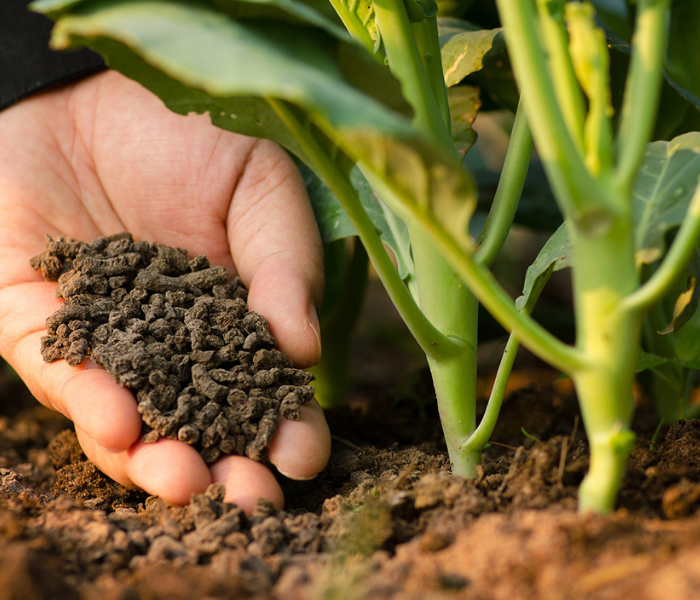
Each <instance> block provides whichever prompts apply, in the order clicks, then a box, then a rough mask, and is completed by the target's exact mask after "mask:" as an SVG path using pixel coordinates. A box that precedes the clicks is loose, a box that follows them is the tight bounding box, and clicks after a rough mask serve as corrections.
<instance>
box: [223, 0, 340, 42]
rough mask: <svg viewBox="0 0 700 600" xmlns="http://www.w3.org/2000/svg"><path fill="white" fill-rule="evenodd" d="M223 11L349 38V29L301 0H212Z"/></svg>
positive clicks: (236, 17) (237, 15)
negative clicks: (301, 25)
mask: <svg viewBox="0 0 700 600" xmlns="http://www.w3.org/2000/svg"><path fill="white" fill-rule="evenodd" d="M212 2H213V4H214V5H215V6H216V7H217V8H219V9H220V10H221V11H222V12H223V13H225V14H227V15H228V16H230V17H233V18H234V19H236V20H244V19H275V20H283V21H287V22H290V23H296V24H306V25H313V26H316V27H320V28H321V29H325V30H326V31H327V32H328V33H330V34H332V35H334V36H335V37H338V38H346V39H348V40H349V35H348V33H347V31H346V30H345V29H344V28H343V27H342V26H341V25H339V24H338V23H336V22H335V21H334V20H332V19H329V18H328V17H327V16H326V15H324V14H323V13H321V12H320V11H319V10H317V9H316V7H312V6H310V5H309V4H307V3H306V2H302V1H299V0H212Z"/></svg>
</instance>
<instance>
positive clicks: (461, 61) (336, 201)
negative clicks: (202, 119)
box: [33, 0, 700, 512]
mask: <svg viewBox="0 0 700 600" xmlns="http://www.w3.org/2000/svg"><path fill="white" fill-rule="evenodd" d="M678 4H679V5H680V4H682V2H679V3H678ZM686 4H688V3H686ZM691 4H692V3H691ZM496 5H497V7H498V11H499V14H500V19H501V22H502V25H503V30H500V29H497V30H480V29H479V28H478V27H475V26H474V25H472V24H470V23H468V22H466V21H463V20H461V19H457V18H449V19H443V20H439V19H438V16H437V12H438V9H437V5H436V4H435V3H434V1H433V0H363V1H358V0H352V1H350V0H330V2H326V1H325V0H202V1H199V2H194V1H185V0H139V1H134V0H39V1H37V2H35V3H34V5H33V6H34V7H35V9H37V10H39V11H41V12H45V13H46V14H48V15H49V16H50V17H51V18H53V19H55V20H56V22H57V24H56V26H55V28H54V33H53V41H52V43H53V45H54V47H56V48H69V47H76V46H81V45H88V46H90V47H92V48H94V49H96V50H97V51H99V52H100V53H102V54H103V55H104V56H105V57H106V59H107V61H108V63H109V65H110V66H111V67H112V68H114V69H117V70H119V71H121V72H123V73H125V74H126V75H127V76H129V77H131V78H133V79H135V80H137V81H139V82H140V83H142V84H143V85H144V86H146V87H147V88H149V89H150V90H152V91H153V92H154V93H156V94H157V95H158V96H160V97H161V98H162V100H163V101H164V102H165V104H166V105H167V106H168V107H169V108H170V109H172V110H174V111H176V112H178V113H182V114H187V113H189V112H197V113H204V112H207V113H208V114H209V116H210V118H211V120H212V122H213V123H214V124H215V125H217V126H219V127H222V128H224V129H228V130H232V131H236V132H240V133H245V134H248V135H253V136H257V137H265V138H269V139H272V140H274V141H276V142H278V143H280V144H281V145H282V146H284V147H285V148H286V149H287V150H288V151H290V152H291V153H293V154H294V155H295V156H296V157H298V159H299V160H300V161H301V162H302V163H303V164H305V165H306V166H307V167H308V169H309V170H310V172H311V173H310V180H317V183H318V181H320V182H322V184H323V185H324V186H325V187H326V188H327V190H329V193H321V194H317V196H318V197H319V198H321V202H320V205H321V208H320V209H319V212H318V215H319V221H320V223H321V225H322V228H323V230H324V235H325V238H326V240H327V241H332V240H337V239H341V238H342V237H344V236H345V235H349V234H355V233H356V234H357V236H358V237H359V239H360V240H361V242H362V245H363V247H364V249H365V250H366V253H367V255H368V256H369V258H370V260H371V261H372V263H373V265H374V268H375V270H376V272H377V273H378V275H379V277H380V279H381V280H382V282H383V284H384V286H385V288H386V290H387V292H388V294H389V296H390V297H391V299H392V301H393V302H394V304H395V306H396V308H397V309H398V311H399V313H400V314H401V316H402V317H403V319H404V321H405V322H406V324H407V326H408V328H409V330H410V331H411V333H412V334H413V336H414V337H415V339H416V340H417V342H418V344H419V345H420V347H421V348H422V350H423V351H424V352H425V354H426V357H427V359H428V363H429V366H430V370H431V373H432V377H433V381H434V385H435V391H436V395H437V398H438V407H439V411H440V416H441V420H442V424H443V429H444V433H445V439H446V442H447V447H448V451H449V456H450V460H451V462H452V467H453V470H454V472H455V473H457V474H459V475H462V476H465V477H472V476H474V475H475V474H476V467H477V465H478V463H479V462H480V457H481V451H482V449H483V447H484V445H485V444H486V443H487V442H488V439H489V437H490V435H491V432H492V431H493V427H494V424H495V421H496V418H497V416H498V412H499V409H500V405H501V401H502V398H503V392H504V389H505V382H506V380H507V378H508V374H509V371H510V368H511V366H512V364H513V360H514V358H515V354H516V351H517V347H518V345H519V343H520V342H522V343H523V344H525V345H526V346H527V347H528V348H529V349H530V350H531V351H533V352H534V353H535V354H537V355H539V356H540V357H541V358H542V359H544V360H545V361H547V362H549V363H550V364H551V365H553V366H554V367H555V368H557V369H559V370H561V371H562V372H564V373H566V374H568V375H569V376H571V377H572V378H573V380H574V382H575V386H576V390H577V393H578V397H579V402H580V405H581V411H582V415H583V420H584V424H585V427H586V432H587V434H588V439H589V444H590V450H591V463H590V470H589V473H588V475H587V476H586V478H585V480H584V482H583V484H582V486H581V489H580V508H581V510H584V511H586V510H593V511H596V512H607V511H610V510H612V508H613V506H614V502H615V498H616V494H617V490H618V489H619V485H620V483H621V479H622V475H623V472H624V466H625V461H626V458H627V455H628V453H629V451H630V448H631V446H632V443H633V441H634V434H633V433H632V431H631V429H630V424H631V418H632V414H633V410H634V401H633V395H632V387H633V382H634V378H635V372H636V371H637V370H638V369H639V368H640V367H639V365H640V345H641V336H642V330H643V323H644V318H645V315H646V314H648V313H649V311H650V309H652V308H654V307H656V306H658V305H660V304H661V303H662V301H665V302H667V303H668V302H669V297H670V295H671V294H673V292H674V291H675V290H677V289H678V287H679V282H685V281H686V279H687V278H688V271H687V265H688V264H689V263H690V260H691V257H692V255H693V253H694V252H695V250H696V247H697V242H698V238H699V236H700V191H696V188H697V183H698V181H697V180H698V174H699V173H700V133H692V131H693V129H697V128H698V127H697V123H698V121H699V120H700V119H698V115H699V114H700V113H699V112H698V111H699V109H700V103H699V102H698V101H697V98H695V96H693V95H692V93H690V92H689V91H688V90H687V89H686V88H684V87H682V85H681V84H680V83H678V81H676V80H673V79H671V78H670V76H669V77H666V79H664V77H663V73H662V71H663V66H664V60H665V58H666V57H667V51H666V39H667V32H668V22H669V21H668V19H669V6H670V0H638V1H637V3H636V7H634V10H632V7H630V6H627V5H625V6H624V9H625V10H624V11H623V12H624V14H622V16H620V15H619V14H617V15H615V14H612V15H611V14H608V13H601V16H602V17H603V18H604V19H605V21H604V22H605V23H606V24H608V22H610V23H613V22H614V23H615V24H616V25H618V26H619V29H618V32H619V35H618V36H615V35H614V34H613V33H612V31H611V32H610V33H609V34H608V35H607V36H606V33H605V32H604V30H603V29H602V28H601V26H600V25H599V22H597V21H596V17H595V15H594V10H593V7H592V5H590V4H588V3H579V2H567V1H566V0H537V1H536V2H535V0H497V2H496ZM692 11H693V8H692V7H691V8H690V12H692ZM696 12H697V10H696ZM693 14H694V13H693ZM630 23H631V25H630ZM608 26H609V27H610V28H611V29H614V28H613V27H612V26H610V25H608ZM627 30H629V31H632V32H633V37H632V39H631V44H628V43H627V42H625V40H624V36H625V31H627ZM686 35H688V34H687V33H686ZM504 39H505V43H506V45H507V50H508V52H507V54H506V51H505V48H504V46H503V44H504ZM628 55H629V56H628ZM678 56H679V53H678V52H676V53H675V54H674V53H671V52H669V53H668V57H669V64H670V63H671V62H672V61H671V59H672V58H673V59H674V60H675V62H673V68H674V69H675V73H680V74H682V75H683V76H687V74H688V66H687V64H686V63H684V62H683V60H678ZM508 57H510V61H509V59H508ZM509 65H512V71H511V70H510V67H509ZM491 68H492V69H493V72H491V73H487V71H488V70H489V69H491ZM487 75H491V76H487ZM513 75H514V78H515V82H517V89H516V88H515V87H514V86H513V85H512V81H513ZM468 77H469V78H470V79H473V81H474V82H478V84H479V85H480V86H481V91H482V93H484V94H487V93H488V94H490V97H491V98H496V99H500V100H501V101H503V102H504V103H505V104H506V105H507V106H510V107H512V108H513V109H514V110H516V114H515V120H514V124H513V130H512V133H511V138H510V144H509V148H508V153H507V156H506V160H505V164H504V167H503V171H502V174H501V177H500V181H499V184H498V188H497V190H496V194H495V197H494V199H493V202H492V204H491V208H490V211H489V214H488V218H487V219H486V222H485V225H484V226H483V229H482V230H481V232H480V233H479V234H478V235H474V236H472V235H471V234H470V229H469V224H470V218H471V216H472V214H473V212H474V210H475V207H476V186H475V183H474V180H473V178H472V177H471V176H470V174H469V173H468V172H467V171H466V170H465V169H464V168H462V159H463V156H464V153H465V152H467V151H468V149H469V147H470V145H471V144H472V143H473V140H474V137H475V136H474V133H473V131H472V129H471V122H472V121H473V119H474V117H475V115H476V112H477V110H478V107H479V98H478V93H479V92H478V90H476V89H475V88H474V87H472V86H470V85H464V81H465V79H466V78H468ZM678 78H679V77H678V76H677V77H676V79H678ZM691 79H692V78H691ZM683 83H684V84H685V85H687V82H683ZM662 100H663V101H664V102H666V103H667V104H669V105H673V106H675V107H676V109H675V110H676V111H677V112H676V114H675V115H671V114H664V115H663V116H664V118H663V119H662V118H660V114H661V112H660V110H659V105H660V104H659V103H660V102H661V101H662ZM516 106H517V108H516ZM681 108H682V110H681ZM674 117H675V120H674ZM662 126H663V127H662ZM530 130H531V131H532V133H533V136H531V134H530ZM659 132H661V133H659ZM675 134H682V135H678V136H676V137H673V138H672V136H673V135H675ZM533 137H534V141H535V143H536V146H537V151H538V155H539V158H540V160H541V161H542V164H543V166H544V169H545V171H546V173H547V176H548V179H549V182H550V186H551V189H552V191H553V194H554V196H555V198H556V202H557V205H558V207H559V210H560V211H561V215H562V217H563V219H564V224H563V225H562V227H561V228H560V229H559V230H557V232H556V233H555V234H554V235H553V236H552V238H551V239H550V240H549V242H548V243H547V244H546V245H545V247H544V248H543V249H542V252H541V253H540V255H539V257H538V258H537V260H536V261H535V263H534V264H533V265H532V267H531V268H530V269H529V271H528V274H527V279H526V284H525V289H524V291H523V295H522V296H521V297H520V298H518V299H517V301H513V299H512V298H511V297H510V296H509V295H508V294H507V293H506V292H505V290H504V289H503V288H502V287H501V285H500V284H499V283H498V282H497V281H496V279H495V278H494V276H493V275H492V273H491V272H490V270H489V267H490V265H491V264H492V262H493V261H494V259H495V257H496V255H497V254H498V252H499V250H500V248H501V246H502V244H503V242H504V240H505V239H506V236H507V235H508V232H509V230H510V228H511V225H512V222H513V218H514V215H515V214H516V210H517V207H518V202H519V199H520V196H521V192H522V189H523V184H524V181H525V177H526V174H527V170H528V165H529V163H530V157H531V152H532V148H533V139H532V138H533ZM671 138H672V139H671ZM654 139H656V140H662V141H655V142H653V143H651V144H650V143H649V142H651V141H652V140H654ZM340 207H342V209H341V208H340ZM671 238H672V242H671V243H670V245H668V247H667V245H666V240H668V239H671ZM387 248H390V249H391V253H392V254H393V257H394V260H395V262H396V266H395V263H394V260H392V255H391V254H390V252H389V251H388V250H387ZM358 256H359V255H358ZM360 260H361V256H360ZM568 266H570V267H571V271H572V281H573V297H574V313H575V323H576V342H575V344H574V345H568V344H566V343H564V342H562V341H561V340H559V339H557V338H556V337H555V336H554V335H552V334H551V333H549V332H548V331H547V330H546V329H545V328H544V327H542V326H541V325H540V324H538V323H537V322H536V321H535V320H534V319H533V318H532V317H531V316H530V313H531V311H532V309H533V306H534V303H535V302H536V300H537V297H538V295H539V293H540V291H541V290H542V288H543V287H544V285H545V284H546V282H547V280H548V277H549V275H550V274H551V273H552V271H553V270H555V269H559V268H563V267H568ZM350 270H351V271H352V270H353V269H350ZM686 287H687V286H686ZM689 289H690V288H689ZM683 293H685V294H686V295H687V292H686V291H685V290H683ZM479 302H480V303H482V304H483V305H484V306H485V307H486V308H487V309H488V310H489V311H490V312H491V313H492V315H493V316H495V317H496V319H497V320H498V321H500V323H501V324H502V325H503V326H504V327H505V328H506V329H507V330H508V331H509V332H511V333H510V339H509V341H508V343H507V345H506V348H505V351H504V354H503V358H502V361H501V364H500V366H499V369H498V373H497V376H496V383H495V385H494V391H493V393H492V397H491V398H490V400H489V404H488V407H487V409H486V413H485V415H484V417H483V418H482V420H481V422H480V423H478V424H477V419H476V400H475V398H476V385H475V384H476V348H477V343H478V332H477V322H478V319H477V309H478V306H479ZM688 305H689V306H691V307H692V303H688ZM681 312H682V311H681ZM685 312H686V313H689V312H692V310H691V309H687V310H686V311H685ZM686 320H687V319H686ZM680 324H681V323H680V320H679V321H678V327H676V329H678V328H680ZM644 356H645V357H646V358H647V359H649V358H650V357H651V358H652V362H653V360H656V361H659V360H661V361H663V360H668V361H670V360H672V358H673V357H668V356H667V357H665V358H664V357H663V356H661V355H659V354H658V353H654V352H653V351H652V352H648V353H647V354H645V355H644ZM674 364H675V363H674ZM655 366H658V364H657V365H655ZM687 366H688V364H683V365H681V367H682V368H686V367H687Z"/></svg>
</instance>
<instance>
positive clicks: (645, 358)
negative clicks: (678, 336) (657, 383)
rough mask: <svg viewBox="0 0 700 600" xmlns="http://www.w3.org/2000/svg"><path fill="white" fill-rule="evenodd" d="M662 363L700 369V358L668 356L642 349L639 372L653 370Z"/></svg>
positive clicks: (638, 366)
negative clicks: (686, 358) (688, 358)
mask: <svg viewBox="0 0 700 600" xmlns="http://www.w3.org/2000/svg"><path fill="white" fill-rule="evenodd" d="M661 365H677V366H679V367H684V368H686V369H700V359H695V360H682V359H681V358H678V357H677V356H674V357H670V358H667V357H664V356H659V355H658V354H652V353H650V352H645V351H644V350H641V351H640V356H639V361H638V362H637V373H641V372H642V371H648V370H653V369H655V368H656V367H659V366H661Z"/></svg>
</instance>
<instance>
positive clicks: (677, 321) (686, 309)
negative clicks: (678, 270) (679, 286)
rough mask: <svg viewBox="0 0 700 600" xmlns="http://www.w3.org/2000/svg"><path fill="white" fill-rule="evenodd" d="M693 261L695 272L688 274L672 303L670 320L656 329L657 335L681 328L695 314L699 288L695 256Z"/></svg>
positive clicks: (673, 331) (699, 292)
mask: <svg viewBox="0 0 700 600" xmlns="http://www.w3.org/2000/svg"><path fill="white" fill-rule="evenodd" d="M695 258H696V260H695V261H694V262H695V263H696V264H695V265H693V267H694V268H693V267H691V270H692V271H694V272H695V274H691V275H688V279H687V283H686V288H685V290H684V291H683V292H682V293H681V294H680V295H679V296H678V297H677V298H676V301H675V303H674V305H673V315H672V317H671V321H670V322H669V323H668V325H666V327H664V328H663V329H662V330H660V331H658V332H657V333H658V334H659V335H669V334H671V333H675V332H676V331H678V330H679V329H681V328H682V327H683V326H684V325H685V324H686V323H688V321H690V319H691V318H692V317H693V315H694V314H695V311H696V310H697V308H698V300H700V288H699V287H698V280H697V266H698V265H697V256H696V257H695Z"/></svg>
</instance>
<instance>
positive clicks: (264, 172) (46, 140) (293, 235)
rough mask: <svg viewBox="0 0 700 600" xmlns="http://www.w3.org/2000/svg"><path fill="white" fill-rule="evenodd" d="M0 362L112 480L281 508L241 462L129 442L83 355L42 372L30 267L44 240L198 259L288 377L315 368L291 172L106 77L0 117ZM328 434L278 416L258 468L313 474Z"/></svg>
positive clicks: (275, 158)
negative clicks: (112, 242)
mask: <svg viewBox="0 0 700 600" xmlns="http://www.w3.org/2000/svg"><path fill="white" fill-rule="evenodd" d="M0 140H2V143H0V215H1V217H2V218H1V219H0V354H2V356H4V357H5V359H6V360H7V361H8V362H9V363H10V364H11V365H12V366H13V367H14V369H15V370H16V371H17V372H18V373H19V375H20V376H21V377H22V379H23V380H24V381H25V383H26V384H27V386H28V387H29V389H30V390H31V391H32V393H33V394H34V396H35V397H36V398H37V399H38V400H39V401H40V402H41V403H42V404H44V405H46V406H48V407H49V408H52V409H54V410H57V411H59V412H61V413H62V414H64V415H65V416H67V417H68V418H70V419H71V420H72V421H73V422H74V424H75V429H76V433H77V435H78V439H79V440H80V443H81V446H82V447H83V450H84V451H85V453H86V454H87V456H88V457H89V458H90V459H91V460H92V461H93V462H94V463H95V464H96V465H97V466H98V467H99V468H100V469H101V470H102V471H104V472H105V473H106V474H107V475H109V476H110V477H111V478H113V479H114V480H116V481H118V482H120V483H122V484H124V485H126V486H129V487H139V488H142V489H144V490H146V491H147V492H148V493H150V494H155V495H159V496H161V497H162V498H163V499H165V500H166V501H169V502H173V503H176V504H183V503H186V502H188V501H189V497H190V495H191V494H192V493H201V492H203V491H204V490H205V489H206V487H207V486H208V485H209V484H210V483H213V482H220V483H223V484H224V485H225V487H226V500H228V501H231V502H235V503H237V504H238V505H239V506H241V507H242V508H244V509H245V510H247V511H250V510H252V508H253V506H254V504H255V502H256V500H257V499H258V498H259V497H263V498H267V499H269V500H272V501H273V502H274V503H275V504H276V505H277V506H281V505H282V503H283V496H282V491H281V489H280V487H279V485H278V483H277V481H276V479H275V477H274V476H273V474H272V473H271V472H270V471H269V470H268V469H267V467H265V466H264V465H262V464H261V463H256V462H254V461H252V460H250V459H248V458H246V457H241V456H228V457H225V458H222V459H220V460H218V461H217V462H215V463H213V464H212V465H209V466H207V465H206V464H205V463H204V461H203V460H202V458H201V457H200V456H199V454H198V453H197V452H196V451H195V450H194V449H193V448H192V447H190V446H187V445H186V444H183V443H181V442H178V441H176V440H170V439H161V440H159V441H158V442H156V443H154V444H143V443H141V442H140V441H139V437H140V432H141V417H140V415H139V414H138V411H137V410H136V403H135V401H134V398H133V395H132V394H131V392H129V391H128V390H126V389H125V388H121V387H119V386H118V385H117V384H116V383H114V382H113V381H112V379H111V377H110V376H109V375H108V374H107V372H106V371H105V370H104V369H102V368H100V367H98V366H97V365H95V364H94V363H93V362H92V361H90V360H86V361H85V362H84V363H83V364H82V365H81V366H80V367H71V366H69V365H68V364H67V363H66V362H65V361H59V362H56V363H52V364H46V363H44V362H43V360H42V358H41V355H40V352H39V347H40V338H41V337H42V336H43V335H44V334H45V326H44V323H45V320H46V318H47V317H48V316H49V315H50V314H52V313H53V312H55V310H56V309H57V308H58V307H59V306H60V304H61V300H59V299H58V298H56V284H55V283H49V282H45V281H43V280H42V279H41V275H40V274H38V273H35V272H34V271H33V270H32V269H31V267H30V266H29V259H30V258H31V257H32V256H34V255H36V254H38V253H39V252H41V251H42V250H43V245H44V235H45V234H47V233H48V234H49V235H51V236H70V237H73V238H76V239H80V240H83V241H90V240H92V239H93V238H95V237H98V236H101V235H111V234H114V233H118V232H120V231H130V232H131V233H132V234H133V235H134V238H135V239H142V240H147V241H157V242H159V243H162V244H167V245H171V246H178V247H184V248H187V249H188V251H189V252H190V253H192V254H193V255H197V254H206V255H207V256H208V258H209V259H210V261H211V263H212V264H213V265H222V266H224V267H226V269H227V270H228V271H229V273H230V274H232V275H233V274H238V275H239V276H240V277H241V280H242V281H243V282H244V283H245V284H246V286H247V287H248V288H249V297H248V305H249V307H250V309H251V310H254V311H256V312H259V313H261V314H262V315H264V316H265V317H266V318H267V320H268V321H269V324H270V329H271V332H272V334H273V335H274V336H275V337H276V339H277V342H278V347H279V348H280V350H282V351H283V352H285V353H286V354H287V355H288V356H289V357H290V358H291V359H292V360H293V361H294V362H295V365H297V366H300V367H306V366H310V365H312V364H314V363H316V362H317V361H318V359H319V357H320V338H319V333H318V331H319V327H318V319H317V316H316V307H317V306H318V305H319V303H320V298H321V294H322V290H323V261H322V246H321V241H320V237H319V234H318V230H317V228H316V223H315V220H314V216H313V213H312V211H311V208H310V205H309V203H308V199H307V198H306V192H305V190H304V187H303V183H302V182H301V179H300V176H299V174H298V171H297V170H296V168H295V166H294V164H293V162H292V161H291V160H290V159H289V157H288V156H287V155H286V154H285V153H284V151H283V150H281V149H280V148H279V147H278V146H276V145H274V144H272V143H271V142H267V141H262V140H255V139H252V138H248V137H245V136H240V135H235V134H231V133H228V132H225V131H222V130H220V129H217V128H215V127H213V126H212V125H211V124H210V122H209V119H208V117H207V116H194V115H190V116H187V117H183V116H179V115H176V114H174V113H171V112H170V111H168V110H167V109H166V108H165V107H164V106H163V105H162V103H161V102H160V100H158V99H157V98H156V97H155V96H153V95H151V94H150V93H149V92H148V91H146V90H145V89H143V88H142V87H141V86H139V85H138V84H136V83H134V82H132V81H130V80H128V79H126V78H125V77H123V76H121V75H119V74H118V73H115V72H110V71H108V72H105V73H101V74H99V75H95V76H92V77H90V78H88V79H85V80H82V81H79V82H77V83H75V84H73V85H71V86H67V87H62V88H59V89H56V90H53V91H50V92H47V93H44V94H41V95H38V96H35V97H33V98H30V99H28V100H25V101H24V102H21V103H20V104H18V105H16V106H13V107H12V108H10V109H8V110H6V111H4V112H2V113H0ZM329 453H330V435H329V432H328V427H327V425H326V422H325V419H324V417H323V413H322V411H321V409H320V407H319V406H318V404H317V403H315V401H314V402H312V403H310V404H308V405H305V406H304V407H303V408H302V417H301V419H300V420H299V421H289V420H286V419H280V425H279V429H278V431H277V434H276V436H275V438H274V439H273V441H272V443H271V445H270V447H269V459H270V461H271V462H272V463H273V464H274V465H275V466H276V467H277V468H278V469H279V471H280V472H281V473H283V474H285V475H287V476H289V477H292V478H295V479H307V478H311V477H313V476H315V475H316V474H317V473H318V472H319V471H320V470H321V469H322V468H323V467H324V466H325V464H326V462H327V460H328V456H329Z"/></svg>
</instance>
